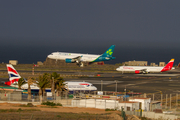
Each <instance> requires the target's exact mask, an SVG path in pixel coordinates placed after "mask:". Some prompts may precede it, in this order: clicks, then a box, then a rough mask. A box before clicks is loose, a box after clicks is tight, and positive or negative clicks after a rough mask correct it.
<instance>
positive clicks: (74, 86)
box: [5, 64, 97, 93]
mask: <svg viewBox="0 0 180 120" xmlns="http://www.w3.org/2000/svg"><path fill="white" fill-rule="evenodd" d="M6 66H7V71H8V75H9V81H8V82H5V84H6V85H8V86H11V87H16V88H18V80H19V79H20V78H21V76H20V75H19V73H18V72H17V71H16V70H15V68H14V67H13V66H12V65H11V64H7V65H6ZM64 84H65V88H66V89H67V90H68V91H69V92H70V93H73V92H74V91H96V90H97V88H96V87H95V86H93V85H92V84H91V83H88V82H71V81H66V82H64ZM30 87H31V91H34V92H38V91H39V87H38V86H37V84H36V83H33V84H32V85H30ZM21 89H25V90H27V89H28V84H27V83H25V84H24V85H22V86H21ZM46 92H51V88H46Z"/></svg>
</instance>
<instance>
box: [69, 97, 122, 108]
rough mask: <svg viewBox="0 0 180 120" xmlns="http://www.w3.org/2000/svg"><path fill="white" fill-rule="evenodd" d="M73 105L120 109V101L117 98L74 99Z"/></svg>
mask: <svg viewBox="0 0 180 120" xmlns="http://www.w3.org/2000/svg"><path fill="white" fill-rule="evenodd" d="M71 103H72V104H71V105H72V106H73V107H90V108H98V109H107V108H108V109H119V108H118V101H115V100H101V99H82V100H72V101H71Z"/></svg>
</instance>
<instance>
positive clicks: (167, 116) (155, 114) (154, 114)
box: [142, 112, 178, 120]
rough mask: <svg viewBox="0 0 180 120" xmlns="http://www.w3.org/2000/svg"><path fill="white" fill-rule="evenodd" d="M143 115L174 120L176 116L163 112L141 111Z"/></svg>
mask: <svg viewBox="0 0 180 120" xmlns="http://www.w3.org/2000/svg"><path fill="white" fill-rule="evenodd" d="M142 116H143V117H147V118H154V119H160V118H161V119H166V120H175V119H177V118H178V117H177V116H175V115H167V114H163V113H154V112H142Z"/></svg>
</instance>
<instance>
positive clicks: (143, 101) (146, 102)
mask: <svg viewBox="0 0 180 120" xmlns="http://www.w3.org/2000/svg"><path fill="white" fill-rule="evenodd" d="M129 101H136V102H140V108H141V109H142V110H144V111H149V110H150V103H151V98H130V99H129Z"/></svg>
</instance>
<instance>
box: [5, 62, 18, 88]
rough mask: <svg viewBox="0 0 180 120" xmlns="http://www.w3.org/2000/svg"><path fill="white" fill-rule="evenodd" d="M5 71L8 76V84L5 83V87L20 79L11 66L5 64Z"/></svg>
mask: <svg viewBox="0 0 180 120" xmlns="http://www.w3.org/2000/svg"><path fill="white" fill-rule="evenodd" d="M7 71H8V75H9V82H5V84H6V85H11V84H12V83H14V82H17V81H18V80H19V79H20V78H21V76H20V75H19V74H18V72H17V71H16V70H15V69H14V67H13V66H12V65H11V64H7Z"/></svg>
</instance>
